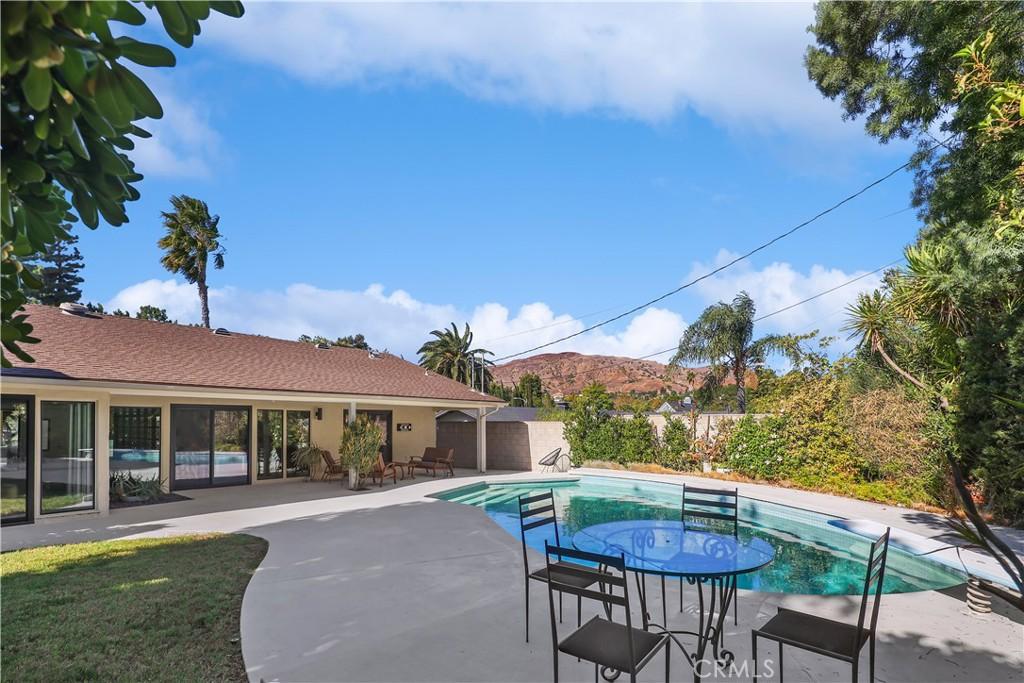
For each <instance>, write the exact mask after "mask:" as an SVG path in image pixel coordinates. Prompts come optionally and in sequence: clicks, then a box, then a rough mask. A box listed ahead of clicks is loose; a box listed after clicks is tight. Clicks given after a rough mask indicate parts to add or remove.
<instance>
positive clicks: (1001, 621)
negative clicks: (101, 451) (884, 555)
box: [3, 471, 1024, 681]
mask: <svg viewBox="0 0 1024 683" xmlns="http://www.w3.org/2000/svg"><path fill="white" fill-rule="evenodd" d="M601 473H602V474H609V473H608V472H601ZM536 476H537V475H529V474H526V473H524V474H501V473H491V474H488V475H486V476H481V475H478V474H477V473H475V472H468V471H465V472H458V478H457V479H456V480H455V481H453V480H452V479H430V478H427V479H424V478H422V477H418V478H417V479H416V480H415V481H409V480H407V481H405V482H400V483H399V485H398V486H394V485H388V486H385V487H384V489H382V490H377V489H374V490H372V491H368V492H364V493H358V494H352V493H350V492H347V491H345V490H343V489H342V488H341V486H340V484H338V483H337V482H332V483H318V482H310V483H300V482H295V483H287V484H275V485H267V486H259V487H242V488H238V489H219V490H209V491H201V492H192V493H191V494H190V495H194V499H193V500H191V501H184V502H179V503H170V504H165V505H159V506H150V507H147V508H130V509H125V510H120V511H114V512H113V513H112V514H111V515H110V516H109V517H95V516H94V517H82V518H77V519H75V520H68V519H65V520H61V521H60V522H58V523H51V524H37V525H35V526H32V527H20V528H9V529H5V530H4V536H3V547H4V549H9V548H13V547H21V546H25V545H35V544H39V543H66V542H74V541H82V540H94V539H99V538H110V537H132V536H138V535H153V534H171V533H187V532H193V531H225V532H245V533H252V534H255V535H258V536H261V537H263V538H266V539H267V540H268V541H269V542H270V549H269V551H268V554H267V556H266V558H265V559H264V561H263V563H262V565H261V566H260V569H259V570H258V571H257V573H256V575H255V576H254V578H253V580H252V582H251V583H250V586H249V588H248V590H247V592H246V595H245V600H244V603H243V608H242V619H241V622H242V623H241V637H242V649H243V654H244V656H245V662H246V667H247V669H248V672H249V676H250V679H251V680H253V681H259V680H266V681H272V680H288V681H294V680H302V681H546V680H550V678H551V640H550V631H549V630H548V628H547V625H548V613H547V603H546V600H545V599H544V590H543V588H542V587H541V586H539V585H537V586H534V587H533V591H534V592H533V596H534V598H535V599H534V600H533V601H532V606H533V610H532V614H531V636H532V637H531V642H530V643H529V644H526V643H525V642H524V641H523V615H522V609H523V596H522V574H521V564H520V562H521V559H520V547H519V543H518V540H517V539H516V538H514V537H512V536H511V535H509V534H508V533H506V532H505V531H503V530H502V529H500V528H499V527H498V526H497V525H495V524H494V523H493V522H491V520H490V519H489V518H488V517H487V516H486V515H485V514H484V513H483V512H482V511H481V510H479V509H477V508H473V507H470V506H464V505H459V504H455V503H447V502H443V501H437V500H434V499H431V498H429V497H428V496H429V495H430V494H432V493H436V492H438V491H441V490H444V489H448V488H451V487H453V486H456V485H462V484H468V483H472V482H475V481H480V480H485V479H486V480H497V479H523V478H535V477H536ZM643 476H644V477H645V478H657V477H652V476H651V475H643ZM675 479H676V480H677V479H678V478H675ZM760 489H764V490H760ZM741 494H743V495H752V496H756V497H761V498H764V499H771V500H775V501H776V502H789V503H790V504H799V505H801V506H804V507H810V508H814V509H820V510H824V511H831V512H833V513H834V514H841V515H843V516H848V517H851V518H855V519H866V520H873V521H876V522H881V523H883V524H890V525H892V526H893V527H894V528H898V529H901V530H904V531H908V532H917V533H919V534H920V535H921V536H924V537H931V538H935V537H942V536H943V535H944V534H945V530H944V528H943V527H942V526H941V523H940V520H939V519H938V518H936V517H934V516H930V515H925V514H923V513H917V512H914V511H909V510H901V509H899V508H892V507H888V506H880V505H874V504H870V503H861V502H857V501H849V500H847V499H843V498H838V497H833V496H822V495H819V494H809V493H806V492H799V491H789V490H785V489H774V488H771V487H746V486H741ZM533 559H534V560H535V561H536V562H538V563H539V562H540V561H541V559H540V558H539V557H537V556H535V557H534V558H533ZM670 590H674V588H670ZM688 591H692V589H688ZM692 597H693V594H692V593H688V598H689V599H688V600H687V604H688V605H690V604H692V602H693V600H692ZM673 598H674V594H672V595H671V596H670V604H672V603H673ZM778 605H785V606H789V607H796V608H803V609H810V610H813V611H815V612H818V613H822V614H832V615H835V616H838V617H841V618H848V619H854V618H855V617H856V615H855V611H854V610H855V609H856V607H855V601H854V600H851V599H850V598H846V597H828V598H825V597H809V596H783V595H775V594H765V593H751V592H745V591H741V595H740V614H739V626H732V624H731V621H729V622H727V626H728V629H727V633H726V647H728V648H729V649H730V650H732V651H733V652H734V653H735V654H736V656H737V660H738V662H739V663H740V664H742V662H743V661H744V660H746V659H747V658H748V657H749V648H750V637H749V632H750V628H751V627H752V626H756V625H759V624H761V623H763V622H764V621H765V620H766V619H767V618H768V617H769V616H770V615H771V614H773V613H774V612H775V609H776V606H778ZM591 611H592V610H591ZM574 612H575V609H574V607H573V606H571V605H569V604H568V603H567V605H566V613H565V614H566V625H565V627H566V628H568V627H569V625H570V623H573V622H575V613H574ZM672 618H673V619H674V623H677V624H682V623H685V622H686V621H687V620H694V619H695V617H694V616H693V614H692V610H688V612H687V613H684V614H682V615H678V614H677V615H675V616H674V617H672ZM1022 642H1024V626H1022V624H1021V620H1020V617H1019V616H1015V615H1012V614H1010V613H1009V612H1008V611H1006V610H1002V612H1001V613H994V614H990V615H987V616H984V617H980V616H976V615H972V614H969V613H968V612H967V610H966V607H965V604H964V601H963V588H962V587H961V588H958V589H952V590H949V591H944V592H923V593H911V594H905V595H887V596H885V598H884V600H883V604H882V610H881V616H880V620H879V647H878V662H877V679H878V680H880V681H1018V680H1020V679H1021V676H1022V674H1024V653H1022ZM774 654H775V653H774V651H773V650H772V649H771V648H766V649H765V650H764V651H763V652H762V656H763V657H772V656H774ZM865 662H866V654H865ZM785 664H786V666H785V671H786V675H787V679H788V680H792V681H799V680H815V681H832V680H849V668H848V667H847V666H845V665H843V664H842V663H839V662H834V661H831V660H826V659H823V658H820V657H817V656H814V655H810V654H805V653H801V652H798V651H795V650H787V651H786V658H785ZM672 669H673V676H672V678H673V680H691V674H690V670H689V668H688V665H687V664H686V662H685V661H684V660H683V658H682V656H681V655H680V654H679V653H678V652H675V653H673V660H672ZM561 673H562V676H563V680H592V679H593V668H592V667H591V666H590V665H587V664H585V663H582V664H577V663H576V662H575V661H574V660H571V659H570V658H568V657H563V658H562V660H561ZM661 675H662V674H661V667H660V665H652V666H651V667H650V671H649V672H648V673H647V675H645V676H642V677H641V680H660V677H661ZM765 680H773V679H770V678H769V679H765ZM774 680H777V678H776V679H774Z"/></svg>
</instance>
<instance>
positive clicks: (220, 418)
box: [171, 406, 249, 489]
mask: <svg viewBox="0 0 1024 683" xmlns="http://www.w3.org/2000/svg"><path fill="white" fill-rule="evenodd" d="M171 454H172V467H171V486H172V488H174V489H189V488H199V487H202V486H230V485H232V484H247V483H249V408H247V407H244V406H240V407H234V406H231V407H229V406H171Z"/></svg>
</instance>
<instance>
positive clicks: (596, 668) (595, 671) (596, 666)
mask: <svg viewBox="0 0 1024 683" xmlns="http://www.w3.org/2000/svg"><path fill="white" fill-rule="evenodd" d="M598 668H600V667H599V666H598V664H597V662H594V683H597V670H598Z"/></svg>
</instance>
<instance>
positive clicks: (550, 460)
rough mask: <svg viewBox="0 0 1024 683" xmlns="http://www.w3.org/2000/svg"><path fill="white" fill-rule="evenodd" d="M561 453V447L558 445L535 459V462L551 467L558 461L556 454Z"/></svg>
mask: <svg viewBox="0 0 1024 683" xmlns="http://www.w3.org/2000/svg"><path fill="white" fill-rule="evenodd" d="M561 454H562V447H561V446H559V447H558V448H556V449H555V450H553V451H551V452H550V453H548V454H547V455H545V456H544V457H543V458H541V459H540V460H538V461H537V464H538V465H540V466H541V467H553V466H554V465H555V463H557V462H558V456H560V455H561Z"/></svg>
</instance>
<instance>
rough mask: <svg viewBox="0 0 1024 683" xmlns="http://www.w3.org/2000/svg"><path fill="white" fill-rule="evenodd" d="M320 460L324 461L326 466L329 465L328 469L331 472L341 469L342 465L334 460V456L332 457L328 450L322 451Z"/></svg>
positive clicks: (323, 449)
mask: <svg viewBox="0 0 1024 683" xmlns="http://www.w3.org/2000/svg"><path fill="white" fill-rule="evenodd" d="M320 458H321V459H322V460H323V461H324V464H325V465H327V469H329V470H335V469H338V467H340V465H338V461H337V460H335V459H334V456H333V455H331V452H330V451H329V450H327V449H326V448H322V449H320Z"/></svg>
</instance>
